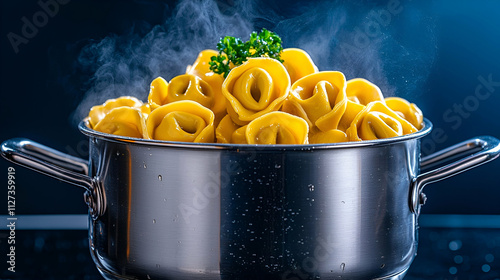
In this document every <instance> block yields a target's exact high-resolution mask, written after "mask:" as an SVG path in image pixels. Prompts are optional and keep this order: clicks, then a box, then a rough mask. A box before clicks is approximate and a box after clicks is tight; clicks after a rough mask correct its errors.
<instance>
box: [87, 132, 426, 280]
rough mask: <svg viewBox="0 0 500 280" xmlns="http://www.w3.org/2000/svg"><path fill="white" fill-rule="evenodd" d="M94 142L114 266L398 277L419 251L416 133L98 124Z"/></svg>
mask: <svg viewBox="0 0 500 280" xmlns="http://www.w3.org/2000/svg"><path fill="white" fill-rule="evenodd" d="M90 151H91V157H90V166H89V175H90V177H93V178H97V180H98V181H99V186H100V190H99V191H100V192H102V194H101V195H102V197H103V201H104V203H103V205H101V207H102V208H103V209H101V210H102V215H100V216H99V217H97V218H96V219H91V226H90V229H89V235H90V242H91V253H92V255H93V257H94V261H95V262H96V264H97V266H98V268H99V269H100V271H101V273H102V274H103V275H104V276H105V277H106V278H124V279H135V278H139V279H320V278H321V279H337V278H343V279H376V278H391V277H395V275H396V276H397V275H404V272H405V271H406V269H407V268H408V267H409V266H410V264H411V262H412V260H413V258H414V256H415V253H416V246H417V232H416V223H417V215H416V214H415V213H412V212H411V211H410V208H409V206H408V198H409V197H410V188H409V186H410V184H411V182H412V180H414V178H415V177H416V176H417V175H418V173H419V162H420V158H419V157H420V144H419V139H417V138H413V139H408V140H404V141H395V142H391V143H386V144H382V145H368V146H358V147H352V148H331V149H315V148H314V147H307V146H306V147H301V148H296V149H291V148H287V149H280V148H279V147H277V148H273V149H267V148H262V149H259V148H258V147H255V146H253V147H240V148H238V147H234V148H224V149H200V148H191V147H189V146H181V147H168V146H157V145H144V144H136V143H127V142H123V141H114V140H110V139H105V138H100V137H97V136H90ZM401 277H402V276H401Z"/></svg>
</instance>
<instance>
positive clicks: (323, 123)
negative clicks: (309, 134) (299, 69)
mask: <svg viewBox="0 0 500 280" xmlns="http://www.w3.org/2000/svg"><path fill="white" fill-rule="evenodd" d="M345 87H346V81H345V77H344V74H342V73H341V72H338V71H326V72H318V73H314V74H311V75H308V76H306V77H304V78H302V79H299V80H298V81H296V82H295V83H294V84H293V85H292V88H291V90H290V91H291V93H290V96H289V99H288V100H289V102H290V103H291V105H292V106H293V107H294V108H295V109H296V110H297V112H299V116H300V117H303V118H304V119H306V120H307V121H308V123H309V124H310V125H313V126H317V127H318V128H319V129H320V130H321V131H327V130H330V129H336V128H337V126H338V123H339V121H340V118H341V117H342V115H343V114H344V111H345V109H346V106H347V98H346V95H345ZM285 110H287V108H286V106H285ZM288 110H290V109H288ZM290 113H293V111H292V112H290Z"/></svg>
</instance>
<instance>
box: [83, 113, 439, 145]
mask: <svg viewBox="0 0 500 280" xmlns="http://www.w3.org/2000/svg"><path fill="white" fill-rule="evenodd" d="M88 124H89V122H88V120H86V119H84V120H82V121H81V122H80V123H79V124H78V129H79V130H80V131H81V132H82V133H83V134H85V135H87V136H89V137H95V138H99V139H102V140H106V141H112V142H121V143H129V144H139V145H146V146H162V147H176V148H192V149H209V150H210V149H214V150H221V149H223V150H258V151H272V150H283V151H285V150H316V149H344V148H359V147H367V146H382V145H390V144H395V143H398V142H404V141H408V140H413V139H418V138H422V137H424V136H425V135H427V134H429V133H430V132H431V130H432V126H433V125H432V123H431V122H430V121H429V120H428V119H426V118H424V125H423V128H422V129H420V130H419V131H417V132H414V133H411V134H407V135H403V136H398V137H392V138H386V139H378V140H365V141H354V142H342V143H325V144H304V145H298V144H294V145H283V144H275V145H259V144H224V143H191V142H175V141H163V140H152V139H140V138H132V137H127V136H119V135H113V134H107V133H103V132H99V131H96V130H93V129H91V128H90V127H89V125H88Z"/></svg>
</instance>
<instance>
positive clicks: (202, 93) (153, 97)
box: [148, 74, 215, 109]
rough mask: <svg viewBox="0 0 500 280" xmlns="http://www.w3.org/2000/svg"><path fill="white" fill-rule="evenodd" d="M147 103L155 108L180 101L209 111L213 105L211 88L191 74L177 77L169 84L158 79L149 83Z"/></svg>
mask: <svg viewBox="0 0 500 280" xmlns="http://www.w3.org/2000/svg"><path fill="white" fill-rule="evenodd" d="M148 99H149V102H150V104H151V105H152V106H153V107H155V108H154V109H156V108H158V107H159V106H162V105H165V104H168V103H171V102H175V101H181V100H191V101H196V102H198V103H199V104H201V105H203V106H205V107H207V108H209V109H211V108H212V107H213V105H214V101H215V100H214V92H213V90H212V87H211V86H210V85H209V84H208V83H207V82H205V81H203V80H202V79H201V78H200V77H198V76H195V75H192V74H184V75H179V76H177V77H175V78H173V79H172V80H170V82H169V83H167V82H166V81H165V80H164V79H163V78H161V77H158V78H156V79H155V80H154V81H153V82H152V83H151V91H150V93H149V97H148Z"/></svg>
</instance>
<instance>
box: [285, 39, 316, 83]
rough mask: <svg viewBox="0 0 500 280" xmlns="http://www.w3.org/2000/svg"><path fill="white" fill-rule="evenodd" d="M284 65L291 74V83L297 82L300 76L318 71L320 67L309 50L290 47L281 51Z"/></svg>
mask: <svg viewBox="0 0 500 280" xmlns="http://www.w3.org/2000/svg"><path fill="white" fill-rule="evenodd" d="M281 59H283V65H284V66H285V68H286V70H287V71H288V75H290V81H291V83H292V84H293V83H295V81H297V80H298V79H300V78H303V77H305V76H307V75H310V74H313V73H316V72H318V67H316V65H315V64H314V62H313V60H312V59H311V57H310V56H309V54H308V53H307V52H305V51H304V50H301V49H296V48H288V49H284V50H283V52H282V53H281Z"/></svg>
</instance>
